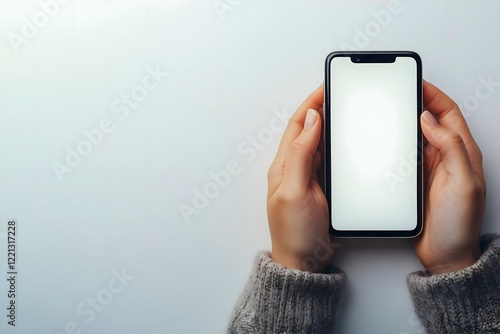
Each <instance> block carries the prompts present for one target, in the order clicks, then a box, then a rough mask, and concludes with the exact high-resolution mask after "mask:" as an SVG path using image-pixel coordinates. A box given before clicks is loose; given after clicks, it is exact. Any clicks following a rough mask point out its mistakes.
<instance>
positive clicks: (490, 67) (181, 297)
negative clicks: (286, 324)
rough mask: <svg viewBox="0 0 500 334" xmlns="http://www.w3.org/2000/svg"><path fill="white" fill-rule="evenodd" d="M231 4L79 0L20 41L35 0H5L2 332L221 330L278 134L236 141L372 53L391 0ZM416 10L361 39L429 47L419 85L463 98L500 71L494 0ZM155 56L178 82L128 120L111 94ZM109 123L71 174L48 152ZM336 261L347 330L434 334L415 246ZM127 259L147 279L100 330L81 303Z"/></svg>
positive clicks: (494, 154) (0, 62)
mask: <svg viewBox="0 0 500 334" xmlns="http://www.w3.org/2000/svg"><path fill="white" fill-rule="evenodd" d="M42 1H43V0H42ZM232 3H234V4H235V5H234V6H233V7H232V10H230V11H227V12H225V13H224V14H222V15H218V13H217V11H216V10H215V9H214V3H213V2H212V1H198V2H195V1H188V0H184V1H181V0H178V1H139V0H136V1H130V0H129V1H93V0H87V1H79V0H73V1H68V3H67V4H65V5H61V6H60V8H59V11H58V12H57V14H56V15H54V17H51V18H50V19H49V21H48V23H47V24H46V25H45V26H44V27H43V28H40V29H39V31H38V33H37V34H36V35H35V36H33V37H31V38H29V39H27V42H26V43H24V44H22V45H20V46H19V52H16V51H15V50H14V48H13V47H12V45H11V43H10V42H9V39H8V34H9V33H16V34H21V29H22V27H23V24H24V23H23V18H24V17H26V18H27V19H29V20H32V17H33V15H35V14H36V13H37V12H39V11H40V10H41V8H40V4H39V3H38V2H37V1H16V2H12V1H6V0H2V1H0V157H1V164H0V222H1V225H0V233H2V234H0V237H1V238H0V243H2V245H0V247H1V249H2V251H1V253H0V265H1V266H2V274H1V275H2V277H4V275H5V274H4V273H5V272H6V269H5V262H6V252H5V249H6V246H5V233H6V230H7V229H6V225H7V220H8V219H9V218H12V217H14V218H16V219H17V221H18V224H19V229H18V231H19V232H18V270H19V276H18V293H19V295H18V299H17V304H18V319H17V326H16V328H14V329H13V328H10V326H7V324H6V317H5V314H4V313H5V312H6V311H5V307H6V298H5V297H2V298H1V299H0V303H1V304H2V305H1V308H0V309H2V310H3V311H1V317H0V319H2V320H1V323H0V331H1V332H2V333H23V334H29V333H59V332H62V331H63V330H64V327H65V325H66V324H67V323H69V322H72V321H73V322H75V323H76V324H77V325H78V326H79V328H80V329H81V333H221V332H224V329H225V327H226V324H227V321H228V318H229V316H230V313H231V310H232V307H233V306H234V304H235V302H236V299H237V297H238V295H239V294H240V292H241V290H242V288H243V285H244V284H245V282H246V279H247V277H248V275H249V273H250V269H251V264H252V261H253V257H254V255H255V253H256V251H257V250H259V249H262V248H267V249H268V248H269V247H270V241H269V236H268V230H267V220H266V209H265V197H266V171H267V168H268V166H269V164H270V162H271V159H272V158H273V155H274V153H275V150H276V148H277V145H278V142H279V139H280V137H281V132H278V133H275V135H274V138H272V140H269V143H268V144H265V145H262V146H263V147H262V146H259V147H260V148H261V149H262V150H261V151H255V154H251V153H249V152H247V153H245V154H241V153H239V151H238V147H240V149H241V148H243V149H248V148H249V147H250V146H249V143H248V137H249V136H256V135H258V134H259V133H262V131H264V132H266V130H263V129H264V128H267V127H269V125H270V122H271V120H272V118H273V117H274V115H275V113H276V112H282V111H283V110H286V111H288V112H291V111H293V110H294V109H295V108H296V107H297V106H298V104H299V103H300V102H301V101H302V100H303V99H304V98H305V97H306V95H307V94H308V93H309V92H310V91H312V90H313V89H314V88H316V87H317V86H318V85H319V84H320V83H321V81H322V80H323V66H324V59H325V57H326V55H327V54H328V53H329V52H331V51H333V50H338V49H340V48H341V45H342V43H347V44H350V45H352V46H356V45H358V46H359V43H358V44H356V36H357V34H359V33H358V32H357V31H358V30H357V29H360V30H364V29H365V28H366V27H367V25H370V24H372V23H370V22H372V21H373V22H374V17H373V16H372V14H371V12H372V11H380V10H382V9H385V8H387V2H385V1H360V0H359V1H326V0H314V1H290V0H286V1H285V0H282V1H278V0H275V1H240V2H237V1H235V0H233V1H232ZM236 3H237V4H236ZM402 8H403V11H402V12H401V13H399V14H396V15H392V16H391V22H390V23H389V24H388V25H387V26H386V27H383V28H381V29H380V30H379V31H378V33H377V34H373V35H374V36H373V37H370V39H369V44H368V45H366V46H365V47H364V48H362V49H364V50H368V49H373V50H383V49H390V50H412V51H416V52H418V53H419V54H420V56H421V57H422V59H423V66H424V78H425V79H427V80H429V81H431V82H434V83H435V84H437V85H438V86H440V87H441V88H443V89H444V90H445V91H446V92H447V93H449V95H450V96H451V97H453V98H454V99H456V100H457V102H458V103H459V104H461V105H463V101H464V100H465V99H466V98H467V97H470V96H474V94H475V89H476V87H477V86H478V85H479V84H480V81H479V79H478V78H480V77H482V78H485V79H486V78H488V76H490V75H491V76H492V78H493V80H494V81H497V82H498V81H500V68H499V66H498V59H500V44H498V43H497V41H498V31H499V30H500V21H499V20H498V12H499V10H500V3H498V2H497V1H494V0H491V1H482V2H480V3H478V2H477V1H441V2H436V1H404V2H402ZM358 42H359V41H358ZM148 66H150V67H151V68H153V69H154V68H156V67H159V68H160V69H161V70H163V71H168V72H169V77H168V78H167V79H165V80H164V81H163V82H162V83H161V84H159V85H158V87H157V88H156V89H154V90H153V91H151V92H149V94H148V96H147V98H146V99H145V100H144V101H142V102H140V103H139V106H138V107H137V108H136V109H133V110H131V111H130V114H129V116H128V117H127V118H125V119H123V120H122V119H120V118H119V117H118V114H115V113H114V112H113V110H112V108H111V105H112V103H113V101H115V100H117V99H118V100H119V99H120V97H121V95H122V94H130V92H131V91H132V89H134V87H136V86H137V85H140V84H141V83H142V80H143V78H144V77H145V75H147V70H146V68H147V67H148ZM467 101H469V102H470V101H472V98H469V99H468V100H467ZM479 102H480V103H479V106H478V107H477V109H475V110H470V108H469V111H467V110H466V111H467V115H468V122H469V124H470V127H471V129H472V132H473V134H474V135H475V137H476V139H477V141H478V143H479V145H480V147H481V148H482V150H483V153H484V157H485V159H484V163H485V171H486V177H487V182H488V203H487V209H486V217H485V222H484V228H483V231H484V232H500V225H499V221H500V219H499V218H500V217H499V216H500V209H499V206H498V205H497V204H498V199H499V198H500V176H499V173H498V166H499V165H500V156H499V154H498V143H499V142H500V131H498V129H497V126H498V124H499V121H500V114H499V108H500V87H496V88H494V91H493V92H492V93H491V95H490V97H488V98H487V99H485V100H482V101H479ZM103 118H109V119H111V121H112V122H113V125H114V126H115V128H114V131H113V132H111V133H109V134H106V135H105V137H104V139H103V141H102V143H101V144H100V145H98V146H97V147H94V148H93V151H92V153H91V154H89V155H88V156H86V157H84V159H83V161H82V162H81V164H80V165H79V166H77V167H76V168H75V169H74V170H73V171H72V172H70V173H67V174H65V175H64V179H63V181H62V182H59V181H58V179H57V177H56V175H55V174H54V172H53V169H52V167H51V164H52V163H53V162H54V161H57V162H64V159H65V155H66V146H67V145H69V146H71V147H73V148H74V147H75V146H76V145H77V144H78V143H79V142H80V141H82V140H84V139H85V137H84V136H83V135H82V133H81V131H82V130H84V129H87V130H90V129H92V128H95V127H97V126H98V124H99V122H100V121H101V120H102V119H103ZM267 134H268V135H269V131H267ZM247 159H248V160H250V161H247ZM233 160H235V161H237V162H238V163H239V165H240V167H241V172H240V174H239V175H236V176H234V177H232V178H231V180H230V182H229V184H228V185H227V187H226V188H225V189H223V190H221V191H220V193H219V194H218V196H216V197H215V198H213V199H211V200H210V203H209V205H208V206H207V207H206V208H205V209H203V210H200V212H199V214H198V215H196V216H192V219H191V223H190V224H187V223H186V222H185V220H184V219H183V218H182V216H181V214H180V211H179V209H178V207H179V205H180V204H181V203H184V204H186V205H188V204H189V205H191V204H192V203H191V202H192V200H193V188H198V189H201V188H203V187H204V186H205V185H206V184H207V183H208V182H210V180H211V179H210V176H209V173H210V172H211V171H219V170H222V169H223V168H225V166H226V164H227V163H228V162H229V161H233ZM336 263H337V264H338V265H339V266H340V267H341V268H342V269H343V270H344V271H346V272H347V273H348V275H349V286H348V289H347V296H346V304H345V307H344V309H343V315H342V317H341V320H340V324H339V325H340V329H341V332H342V333H394V334H403V333H422V332H423V330H422V328H421V327H420V326H419V325H418V323H417V322H415V321H414V319H413V317H412V312H413V307H412V305H411V301H410V298H409V294H408V292H407V289H406V282H405V279H406V275H407V274H408V273H409V272H411V271H414V270H417V269H420V264H419V262H418V260H417V258H416V257H415V255H414V253H413V251H412V248H411V242H410V241H409V240H343V241H341V245H340V248H339V250H338V253H337V255H336ZM122 268H124V269H125V271H126V272H127V273H128V274H129V275H133V276H134V277H135V278H134V280H133V281H131V282H130V284H128V286H126V287H125V288H124V289H123V291H122V292H120V293H118V294H115V295H113V299H112V301H111V302H110V303H109V304H108V305H106V306H105V307H104V308H103V310H102V311H101V312H97V313H96V315H95V319H93V320H92V321H90V322H88V323H87V322H86V321H85V319H87V318H86V317H82V316H80V315H79V314H78V313H77V312H76V308H77V306H78V305H80V304H81V303H85V302H86V300H87V298H93V297H96V296H98V295H99V293H101V295H103V292H102V291H103V290H106V289H107V286H108V282H109V281H110V280H111V279H112V278H113V274H112V270H122ZM6 291H7V286H6V281H5V279H3V278H2V279H1V280H0V295H2V296H5V294H6Z"/></svg>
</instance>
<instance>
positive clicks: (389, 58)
mask: <svg viewBox="0 0 500 334" xmlns="http://www.w3.org/2000/svg"><path fill="white" fill-rule="evenodd" d="M335 57H351V60H352V61H353V62H357V63H390V62H394V61H395V59H396V57H411V58H413V59H414V60H415V62H416V64H417V97H418V98H417V109H416V113H415V117H416V118H417V152H418V153H417V154H418V156H417V159H418V164H417V215H418V217H417V225H416V227H415V229H413V230H336V229H334V228H333V222H332V216H331V211H332V203H331V196H330V194H331V173H332V170H331V154H330V152H331V147H330V130H331V129H330V122H331V119H330V76H331V72H330V67H331V66H330V64H331V61H332V60H333V58H335ZM422 87H423V81H422V60H421V58H420V56H419V55H418V54H417V53H416V52H412V51H335V52H332V53H330V54H329V55H328V56H327V57H326V61H325V81H324V118H325V119H324V126H325V135H324V141H325V143H324V148H325V184H324V189H325V195H326V198H327V201H328V210H329V213H330V215H329V226H330V234H332V235H333V236H335V237H348V238H363V237H364V238H376V237H379V238H388V237H397V238H413V237H416V236H418V235H419V234H420V233H421V231H422V227H423V209H424V207H423V205H424V203H423V163H422V162H423V152H422V148H423V146H422V144H423V136H422V129H421V126H420V115H421V113H422V111H423V100H422V99H423V97H422V96H423V94H422V89H423V88H422Z"/></svg>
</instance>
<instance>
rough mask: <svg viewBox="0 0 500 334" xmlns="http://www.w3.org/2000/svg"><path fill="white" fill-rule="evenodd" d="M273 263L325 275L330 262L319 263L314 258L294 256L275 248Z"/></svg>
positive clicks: (272, 252)
mask: <svg viewBox="0 0 500 334" xmlns="http://www.w3.org/2000/svg"><path fill="white" fill-rule="evenodd" d="M271 259H272V260H273V262H275V263H277V264H279V265H281V266H283V267H285V268H288V269H296V270H300V271H307V272H311V273H323V272H325V269H326V267H327V266H328V265H329V264H330V261H326V262H325V261H319V260H317V259H315V258H314V257H313V256H293V255H290V254H287V253H286V252H282V251H279V250H276V249H274V248H273V250H272V251H271Z"/></svg>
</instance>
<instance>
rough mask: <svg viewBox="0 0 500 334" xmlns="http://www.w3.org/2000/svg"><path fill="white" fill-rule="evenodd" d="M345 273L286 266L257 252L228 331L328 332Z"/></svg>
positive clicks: (336, 308)
mask: <svg viewBox="0 0 500 334" xmlns="http://www.w3.org/2000/svg"><path fill="white" fill-rule="evenodd" d="M345 282H346V275H345V274H344V273H343V272H341V271H340V270H339V269H337V268H335V267H330V268H329V269H328V270H327V273H326V274H314V273H309V272H305V271H300V270H294V269H287V268H285V267H283V266H281V265H279V264H277V263H275V262H273V261H272V260H271V258H270V254H269V253H268V252H264V251H262V252H259V253H258V254H257V257H256V259H255V262H254V267H253V270H252V274H251V276H250V279H249V281H248V283H247V285H246V287H245V289H244V291H243V293H242V295H241V297H240V299H239V301H238V303H237V305H236V307H235V310H234V312H233V315H232V317H231V320H230V323H229V329H228V333H330V332H331V331H332V328H333V326H334V325H335V320H336V317H337V313H338V309H339V304H340V301H341V297H342V291H343V288H344V285H345Z"/></svg>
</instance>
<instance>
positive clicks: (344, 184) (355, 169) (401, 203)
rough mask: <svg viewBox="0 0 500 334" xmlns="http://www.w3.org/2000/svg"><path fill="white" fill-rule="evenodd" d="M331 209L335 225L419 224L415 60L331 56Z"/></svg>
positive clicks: (377, 227)
mask: <svg viewBox="0 0 500 334" xmlns="http://www.w3.org/2000/svg"><path fill="white" fill-rule="evenodd" d="M330 89H331V91H330V97H331V101H330V105H331V108H330V110H331V111H330V112H331V121H330V126H331V136H330V140H331V143H330V147H331V152H330V153H331V167H332V169H331V182H332V184H331V187H330V189H331V194H330V195H331V211H332V212H331V217H332V226H333V227H334V228H335V229H336V230H380V231H384V230H385V231H388V230H395V231H397V230H413V229H415V228H416V226H417V219H418V218H417V210H418V208H417V148H418V146H417V145H418V140H417V98H418V96H417V95H418V94H417V63H416V61H415V60H414V59H413V58H411V57H397V58H396V61H395V62H393V63H354V62H352V61H351V58H350V57H334V58H333V59H332V61H331V63H330Z"/></svg>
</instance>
